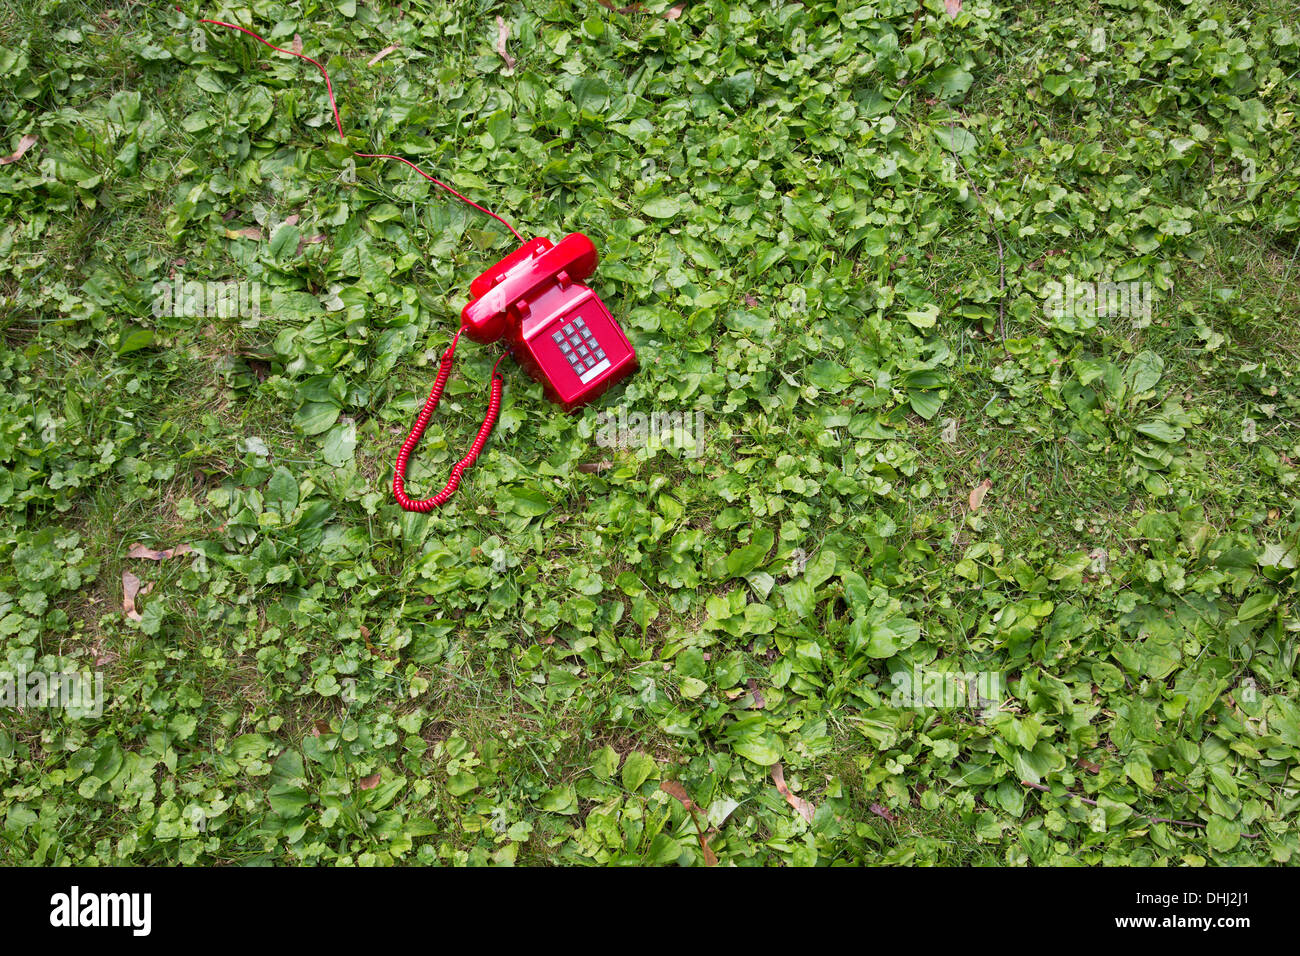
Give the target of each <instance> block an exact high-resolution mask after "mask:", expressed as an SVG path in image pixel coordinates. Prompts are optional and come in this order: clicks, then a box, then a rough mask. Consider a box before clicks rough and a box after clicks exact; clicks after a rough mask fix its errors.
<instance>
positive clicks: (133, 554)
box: [126, 541, 194, 561]
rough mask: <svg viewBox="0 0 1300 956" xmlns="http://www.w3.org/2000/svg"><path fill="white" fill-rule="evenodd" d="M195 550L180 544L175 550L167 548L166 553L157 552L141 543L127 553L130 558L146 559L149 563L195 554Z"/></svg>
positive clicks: (137, 543) (133, 546) (134, 545)
mask: <svg viewBox="0 0 1300 956" xmlns="http://www.w3.org/2000/svg"><path fill="white" fill-rule="evenodd" d="M193 553H194V549H193V548H192V547H190V546H189V545H188V544H178V545H176V547H174V548H167V549H166V550H165V551H155V550H153V549H152V548H146V547H145V546H144V545H142V544H141V543H140V542H138V541H137V542H136V543H135V544H133V545H131V548H130V550H128V551H127V552H126V556H127V557H128V558H146V559H148V560H149V561H165V560H166V559H167V558H174V557H176V556H177V555H181V554H193Z"/></svg>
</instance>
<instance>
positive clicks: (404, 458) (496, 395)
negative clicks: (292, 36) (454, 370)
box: [176, 7, 524, 513]
mask: <svg viewBox="0 0 1300 956" xmlns="http://www.w3.org/2000/svg"><path fill="white" fill-rule="evenodd" d="M176 9H178V10H179V9H180V7H177V8H176ZM199 22H200V23H210V24H212V25H213V26H219V27H226V28H228V29H231V30H238V31H239V32H240V33H246V34H248V35H249V36H250V37H252V38H253V39H254V40H256V41H257V42H259V43H261V44H262V45H263V46H268V47H270V48H271V49H272V50H275V51H276V52H277V53H287V54H288V55H289V56H296V57H297V58H298V59H300V60H306V61H307V62H308V63H310V64H311V65H312V66H314V67H316V69H318V70H320V72H321V76H323V77H325V92H326V94H328V96H329V101H330V109H331V110H333V112H334V125H335V127H337V129H338V131H339V139H340V140H342V141H343V144H344V145H345V146H346V145H347V137H346V136H345V135H344V134H343V120H342V119H341V118H340V117H339V108H338V104H337V103H335V102H334V84H333V83H331V82H330V75H329V71H327V70H326V69H325V67H324V66H322V65H321V64H320V63H319V62H318V61H316V60H314V59H312V58H311V57H309V56H307V55H306V54H303V53H295V52H294V51H293V50H286V49H284V47H279V46H276V45H275V44H274V43H270V42H268V41H267V40H265V39H264V38H263V37H261V36H259V35H258V34H256V33H254V32H253V31H252V30H249V29H247V28H245V27H241V26H239V25H238V24H234V23H226V22H225V21H224V20H208V19H200V20H199ZM353 152H354V154H355V155H357V156H360V157H362V158H365V159H395V160H397V162H399V163H405V164H406V165H407V166H410V167H411V168H412V169H414V170H415V171H416V172H417V173H419V174H420V175H421V176H423V177H424V178H425V179H427V180H429V182H431V183H433V184H434V185H435V186H438V187H440V188H442V189H445V190H446V191H447V192H449V193H451V194H452V195H453V196H455V197H456V198H457V199H459V200H460V201H461V202H463V203H465V204H466V205H468V206H473V207H474V208H475V209H477V210H478V211H479V212H482V213H486V214H487V215H489V216H491V217H492V218H493V219H495V220H496V221H497V222H499V223H501V225H503V226H505V227H506V228H507V229H509V230H510V231H511V232H512V233H514V236H515V238H516V239H518V240H519V241H520V242H523V241H524V237H523V236H521V235H520V234H519V232H518V230H516V229H515V227H514V226H512V225H510V223H508V222H506V220H504V219H502V218H501V217H500V216H498V215H497V214H496V213H494V212H493V211H492V210H490V209H487V208H485V207H483V206H480V205H479V204H478V203H476V202H474V201H473V200H472V199H469V198H468V197H466V196H463V195H461V194H460V193H459V192H457V191H456V190H455V189H453V188H452V187H450V186H448V185H447V184H446V183H444V182H442V181H441V180H438V179H434V178H433V177H432V176H430V175H429V174H428V173H426V172H425V171H424V170H423V169H421V168H420V167H419V166H417V165H416V164H415V163H413V162H411V161H410V160H409V159H403V158H402V157H401V156H392V155H389V154H388V153H357V152H356V151H355V150H354V151H353ZM463 331H465V328H464V326H461V328H460V329H459V330H457V332H456V334H455V336H453V337H452V340H451V345H450V346H448V347H447V351H446V352H444V353H443V356H442V363H441V365H440V367H439V369H438V376H437V378H435V379H434V382H433V388H432V389H431V390H430V391H429V397H428V398H427V399H426V400H425V402H424V408H423V409H421V410H420V414H419V415H418V416H417V417H416V419H415V424H414V425H412V426H411V433H410V434H409V435H407V436H406V441H405V442H403V443H402V449H401V451H399V452H398V453H397V463H396V465H395V466H394V468H393V497H394V498H396V499H397V503H398V504H399V505H401V506H402V508H404V509H405V510H407V511H416V512H420V513H425V512H429V511H432V510H433V509H434V508H440V507H442V506H443V505H444V504H446V503H447V500H448V499H449V498H450V497H451V496H452V495H453V494H454V493H455V491H456V488H457V486H459V485H460V479H461V475H463V474H464V473H465V469H467V468H469V467H470V466H471V465H473V464H474V462H475V460H476V459H477V458H478V456H479V454H480V453H481V452H482V451H483V446H484V445H486V444H487V440H488V436H489V435H491V434H492V427H493V426H494V425H495V424H496V420H497V413H498V412H500V410H501V376H500V375H499V374H498V373H497V368H498V367H499V366H500V365H501V358H505V354H504V353H503V354H502V356H501V358H498V359H497V362H496V365H493V366H492V382H491V386H490V390H489V393H488V408H487V414H486V415H485V416H483V424H482V425H481V426H480V427H479V430H478V434H477V435H476V436H474V442H473V443H472V444H471V445H470V448H469V453H468V454H466V455H465V457H464V458H462V459H461V460H460V461H458V462H456V464H455V465H453V466H452V469H451V477H449V478H448V479H447V484H446V485H445V486H444V487H443V489H442V491H440V492H438V493H437V494H436V495H434V496H433V497H432V498H421V499H415V498H412V497H410V496H409V495H407V493H406V466H407V464H408V462H409V460H410V457H411V453H412V452H413V451H414V450H415V446H416V445H418V444H419V443H420V438H421V436H423V435H424V430H425V428H427V427H428V425H429V419H430V418H432V417H433V411H434V409H436V408H437V407H438V402H439V401H441V400H442V392H443V389H444V388H446V387H447V379H448V377H449V376H450V375H451V362H452V357H453V356H454V355H455V354H456V343H457V342H458V341H459V340H460V333H461V332H463Z"/></svg>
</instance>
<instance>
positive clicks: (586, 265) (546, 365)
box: [393, 232, 637, 511]
mask: <svg viewBox="0 0 1300 956" xmlns="http://www.w3.org/2000/svg"><path fill="white" fill-rule="evenodd" d="M597 259H598V257H597V255H596V247H595V245H594V244H593V243H592V241H591V240H590V239H588V238H587V237H586V236H584V235H583V234H582V233H580V232H575V233H573V234H572V235H568V236H565V237H564V238H563V239H561V240H560V241H559V242H558V243H552V242H551V241H550V240H549V239H533V240H532V241H530V242H526V243H524V244H523V245H522V246H520V247H519V248H518V249H516V250H515V251H514V252H512V253H510V255H508V256H506V257H505V258H504V259H502V260H501V261H500V262H498V263H497V264H496V265H494V266H492V267H491V268H490V269H488V270H487V271H486V272H484V273H483V274H482V275H480V276H479V277H478V278H477V279H475V280H474V281H473V282H471V283H470V287H469V291H470V295H471V296H473V298H471V299H470V301H469V302H468V303H467V304H466V305H465V308H463V309H462V310H461V313H460V320H461V326H460V331H459V332H457V333H456V335H455V337H454V338H453V339H452V340H451V345H450V346H449V347H448V349H447V351H446V352H445V353H444V354H443V356H442V363H441V365H440V367H439V369H438V375H437V377H436V378H435V379H434V382H433V389H432V390H431V391H430V392H429V398H428V400H427V401H426V402H425V403H424V408H423V409H421V411H420V414H419V415H418V416H416V419H415V424H414V425H413V426H411V433H410V434H409V435H408V436H407V437H406V441H405V442H403V443H402V448H401V450H400V451H399V452H398V453H397V463H396V465H395V466H394V468H393V497H394V498H396V499H397V503H398V504H399V505H401V506H402V507H403V508H405V509H406V510H407V511H432V510H433V509H434V508H437V507H440V506H442V505H443V504H445V503H446V501H447V499H448V498H450V497H451V496H452V494H453V493H454V492H455V491H456V487H457V486H458V485H459V484H460V478H461V475H462V474H464V472H465V469H466V468H469V467H470V466H471V465H473V464H474V462H475V460H476V459H477V458H478V456H479V453H480V452H481V451H482V450H483V445H484V444H486V442H487V439H488V435H490V434H491V433H492V426H493V425H495V424H496V418H497V412H498V411H500V409H501V377H500V376H499V375H498V374H497V368H496V366H493V368H492V382H491V385H490V386H489V387H490V392H489V395H488V411H487V415H485V416H484V418H483V424H482V426H481V427H480V428H479V431H478V435H477V436H475V438H474V442H473V444H471V445H470V450H469V453H468V454H466V455H465V457H464V458H462V459H461V460H460V461H458V462H457V463H456V464H455V465H453V466H452V469H451V476H450V477H449V478H448V479H447V484H446V486H445V487H444V488H443V489H442V491H440V492H438V493H437V494H436V495H434V496H433V497H432V498H424V499H420V500H416V499H413V498H411V497H410V496H409V495H407V493H406V466H407V462H408V461H409V459H410V457H411V452H412V451H414V450H415V446H416V445H418V444H419V442H420V437H421V436H422V435H423V434H424V429H425V428H426V427H427V426H428V424H429V419H430V418H432V417H433V410H434V409H435V408H437V407H438V402H439V400H440V399H441V398H442V390H443V388H445V387H446V384H447V378H448V376H449V375H450V374H451V363H452V357H453V355H455V352H456V341H457V340H458V339H459V338H460V334H461V332H464V333H465V334H466V335H468V336H469V337H470V338H471V339H473V340H474V341H475V342H478V343H480V344H483V345H487V344H489V343H492V342H496V341H498V340H500V339H505V340H506V351H507V353H508V354H510V355H513V356H514V357H515V361H517V362H518V363H519V364H520V365H521V366H522V367H523V369H524V371H525V372H527V373H528V374H529V375H531V376H532V377H533V378H535V379H536V380H537V381H539V382H541V383H542V387H543V388H544V389H545V390H546V397H547V398H549V399H551V401H553V402H559V403H560V405H562V406H563V407H564V410H565V411H566V412H568V411H573V410H574V409H576V408H581V407H582V406H583V405H585V404H587V402H590V401H591V400H592V399H594V398H596V397H598V396H599V395H601V394H602V393H603V392H604V391H605V390H606V389H608V388H609V387H610V386H611V385H613V384H614V383H615V382H618V381H620V380H621V379H624V378H627V376H629V375H631V374H632V373H633V372H635V371H636V368H637V361H636V351H635V350H634V349H633V348H632V344H631V343H630V342H629V341H628V340H627V336H626V335H625V334H624V333H623V329H622V328H621V327H620V326H619V324H618V322H616V321H615V320H614V316H612V315H611V314H610V311H609V309H607V308H606V307H605V303H604V302H602V301H600V297H599V296H598V295H596V293H595V292H593V291H592V290H591V289H589V288H588V287H587V286H585V285H583V284H582V280H584V279H587V278H589V277H590V276H591V274H592V273H593V272H595V271H596V262H597ZM500 364H501V362H500V359H498V360H497V365H500Z"/></svg>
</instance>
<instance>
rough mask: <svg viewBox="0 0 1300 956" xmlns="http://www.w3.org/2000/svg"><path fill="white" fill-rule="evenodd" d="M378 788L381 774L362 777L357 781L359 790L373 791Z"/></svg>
mask: <svg viewBox="0 0 1300 956" xmlns="http://www.w3.org/2000/svg"><path fill="white" fill-rule="evenodd" d="M377 786H379V774H377V773H372V774H371V775H370V776H368V777H362V778H361V779H360V780H358V781H357V789H358V790H373V789H375V787H377Z"/></svg>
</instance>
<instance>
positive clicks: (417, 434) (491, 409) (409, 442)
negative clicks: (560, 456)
mask: <svg viewBox="0 0 1300 956" xmlns="http://www.w3.org/2000/svg"><path fill="white" fill-rule="evenodd" d="M464 331H465V327H464V326H461V327H460V329H459V330H458V331H457V332H456V335H455V336H454V337H453V338H452V340H451V345H449V346H448V347H447V351H446V352H444V353H443V356H442V363H441V365H440V366H439V368H438V376H437V378H435V379H434V380H433V388H432V389H430V390H429V397H428V398H427V399H425V402H424V408H422V409H421V410H420V414H419V415H417V416H416V418H415V424H413V425H412V426H411V433H410V434H409V435H407V436H406V441H404V442H402V448H401V450H400V451H399V452H398V453H397V464H396V465H394V467H393V497H394V498H396V499H397V503H398V504H399V505H401V506H402V508H403V509H405V510H406V511H417V512H420V513H426V512H429V511H432V510H433V509H434V508H440V507H442V506H443V505H445V504H446V503H447V500H448V499H449V498H450V497H451V496H452V495H453V494H454V493H455V491H456V488H457V486H459V485H460V479H461V475H463V474H464V473H465V469H467V468H469V467H470V466H471V465H473V464H474V462H475V461H476V460H477V459H478V456H479V454H480V453H481V452H482V451H483V446H484V445H486V444H487V440H488V436H489V435H491V434H492V428H493V426H494V425H496V421H497V413H498V412H500V411H501V376H500V374H498V372H497V368H498V367H499V366H500V365H501V359H503V358H505V353H504V352H503V353H502V354H501V357H500V358H498V359H497V361H496V365H493V366H492V383H491V388H490V390H489V392H488V407H487V414H485V415H484V416H483V424H482V425H480V426H479V430H478V434H477V435H475V436H474V441H473V443H472V444H471V445H470V446H469V451H468V452H467V453H466V455H465V457H464V458H462V459H461V460H460V461H458V462H456V464H454V465H452V467H451V476H450V477H449V478H448V479H447V484H446V485H444V486H443V489H442V491H440V492H438V493H437V494H436V495H434V496H433V497H432V498H420V499H415V498H412V497H411V496H410V495H408V494H407V493H406V466H407V463H408V462H409V461H410V458H411V453H412V452H413V451H415V446H416V445H418V444H419V443H420V438H421V437H422V436H423V435H424V430H425V428H427V427H428V425H429V419H431V418H432V417H433V411H434V409H436V408H437V407H438V402H439V401H441V400H442V391H443V389H444V388H446V387H447V378H448V377H449V376H450V375H451V363H452V357H453V356H454V355H455V354H456V342H457V341H458V340H459V339H460V333H461V332H464Z"/></svg>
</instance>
